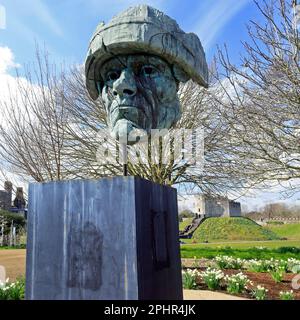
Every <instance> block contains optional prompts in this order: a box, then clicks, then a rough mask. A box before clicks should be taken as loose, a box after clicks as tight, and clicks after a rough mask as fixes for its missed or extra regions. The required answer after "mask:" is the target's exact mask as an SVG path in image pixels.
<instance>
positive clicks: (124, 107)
mask: <svg viewBox="0 0 300 320" xmlns="http://www.w3.org/2000/svg"><path fill="white" fill-rule="evenodd" d="M116 109H118V110H130V109H139V110H140V108H138V107H137V106H133V105H130V104H117V105H116V106H113V107H112V108H111V112H114V111H115V110H116Z"/></svg>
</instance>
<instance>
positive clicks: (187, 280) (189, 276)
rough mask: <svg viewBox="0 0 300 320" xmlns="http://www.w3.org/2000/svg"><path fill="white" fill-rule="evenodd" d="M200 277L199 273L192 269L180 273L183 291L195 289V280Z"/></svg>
mask: <svg viewBox="0 0 300 320" xmlns="http://www.w3.org/2000/svg"><path fill="white" fill-rule="evenodd" d="M199 276H200V273H199V272H198V271H197V270H196V269H194V270H191V269H187V270H186V271H182V285H183V288H184V289H196V288H197V283H196V279H197V278H198V277H199Z"/></svg>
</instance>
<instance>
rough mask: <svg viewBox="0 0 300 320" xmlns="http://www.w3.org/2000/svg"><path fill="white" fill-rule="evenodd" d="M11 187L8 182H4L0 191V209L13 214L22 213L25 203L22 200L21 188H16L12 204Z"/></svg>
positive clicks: (24, 209)
mask: <svg viewBox="0 0 300 320" xmlns="http://www.w3.org/2000/svg"><path fill="white" fill-rule="evenodd" d="M12 191H13V185H12V183H11V182H10V181H5V182H4V190H0V209H3V210H7V211H11V212H15V213H24V214H25V211H27V209H26V201H25V199H24V194H23V188H19V187H18V188H17V190H16V196H15V199H14V201H13V202H12Z"/></svg>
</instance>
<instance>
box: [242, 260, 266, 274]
mask: <svg viewBox="0 0 300 320" xmlns="http://www.w3.org/2000/svg"><path fill="white" fill-rule="evenodd" d="M246 265H247V269H248V270H250V271H253V272H268V271H269V269H270V262H269V261H268V260H257V259H251V260H249V261H247V263H246Z"/></svg>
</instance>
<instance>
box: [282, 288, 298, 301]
mask: <svg viewBox="0 0 300 320" xmlns="http://www.w3.org/2000/svg"><path fill="white" fill-rule="evenodd" d="M279 298H280V299H281V300H294V299H295V297H294V292H293V290H291V291H280V292H279Z"/></svg>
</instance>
